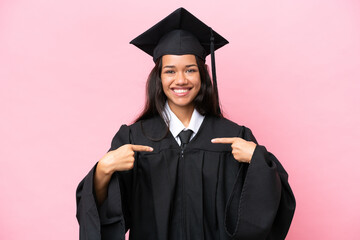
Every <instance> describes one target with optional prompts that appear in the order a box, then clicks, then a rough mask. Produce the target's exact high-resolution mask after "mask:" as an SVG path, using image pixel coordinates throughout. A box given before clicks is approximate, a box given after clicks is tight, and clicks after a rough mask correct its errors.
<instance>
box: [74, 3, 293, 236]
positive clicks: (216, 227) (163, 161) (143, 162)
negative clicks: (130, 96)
mask: <svg viewBox="0 0 360 240" xmlns="http://www.w3.org/2000/svg"><path fill="white" fill-rule="evenodd" d="M204 39H205V40H204ZM149 41H150V42H149ZM132 43H133V44H135V45H136V46H138V47H139V48H141V49H142V50H144V51H145V52H147V53H149V54H150V55H152V56H153V58H154V61H155V63H156V64H155V67H154V69H153V70H152V71H151V73H150V75H149V78H148V82H147V101H146V104H145V108H144V111H143V112H142V113H141V115H140V117H139V118H138V119H137V120H136V121H135V123H134V124H132V125H130V126H127V125H123V126H121V128H120V130H119V131H118V132H117V134H116V135H115V137H114V139H113V141H112V144H111V148H110V151H109V152H108V153H107V154H105V156H104V157H103V158H102V159H101V160H99V162H98V163H97V164H96V165H95V167H94V168H93V169H92V170H91V171H90V173H89V174H88V175H87V176H86V177H85V178H84V180H83V181H82V182H81V183H80V184H79V186H78V189H77V206H78V209H77V218H78V221H79V224H80V239H124V237H125V233H126V231H127V230H128V229H130V239H134V240H137V239H154V240H155V239H160V240H167V239H176V240H178V239H179V240H180V239H187V240H189V239H219V240H223V239H248V240H252V239H254V240H255V239H256V240H258V239H284V238H285V236H286V234H287V231H288V229H289V227H290V223H291V220H292V217H293V213H294V210H295V199H294V196H293V194H292V191H291V188H290V186H289V184H288V182H287V173H286V172H285V170H284V169H283V167H282V166H281V164H280V163H279V161H278V160H277V159H276V158H275V156H274V155H272V154H271V153H270V152H268V151H267V150H266V148H265V147H264V146H260V145H258V144H257V142H256V140H255V138H254V136H253V135H252V133H251V131H250V130H249V129H248V128H246V127H244V126H239V125H237V124H235V123H233V122H231V121H229V120H227V119H225V118H224V117H223V116H222V114H221V109H220V107H219V102H218V97H217V88H216V86H213V84H212V81H211V78H210V76H209V73H208V71H207V68H206V65H205V57H206V55H208V54H209V53H212V55H213V51H214V50H215V49H216V48H219V47H221V46H223V45H224V44H226V43H227V41H226V40H225V39H223V38H222V37H221V36H220V35H218V34H217V33H215V32H213V31H212V30H211V29H210V28H209V27H207V26H206V25H205V24H203V23H202V22H201V21H200V20H198V19H197V18H195V17H194V16H193V15H191V14H190V13H189V12H187V11H186V10H185V9H183V8H180V9H178V10H176V11H175V12H173V13H172V14H170V15H169V16H168V17H167V18H165V19H164V20H162V21H161V22H159V23H158V24H157V25H155V26H154V27H152V28H151V29H150V30H148V31H147V32H145V33H144V34H142V35H140V36H139V37H138V38H136V39H134V40H133V41H132ZM213 73H214V68H213ZM215 79H216V78H215V77H214V76H213V80H214V81H215ZM215 84H216V83H215V82H214V85H215Z"/></svg>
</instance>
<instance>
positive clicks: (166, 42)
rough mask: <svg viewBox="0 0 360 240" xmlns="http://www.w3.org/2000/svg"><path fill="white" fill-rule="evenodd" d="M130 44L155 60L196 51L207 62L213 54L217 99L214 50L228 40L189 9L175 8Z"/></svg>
mask: <svg viewBox="0 0 360 240" xmlns="http://www.w3.org/2000/svg"><path fill="white" fill-rule="evenodd" d="M130 43H131V44H134V45H135V46H137V47H138V48H140V49H141V50H143V51H144V52H146V53H148V54H149V55H151V56H152V57H153V60H154V62H156V61H157V60H158V58H159V57H161V56H163V55H167V54H171V55H184V54H194V55H196V56H198V57H199V58H201V59H202V60H204V61H205V58H206V56H207V55H209V54H211V71H212V79H213V85H214V91H215V94H216V97H217V98H218V96H217V95H218V90H217V83H216V69H215V53H214V51H215V50H217V49H218V48H221V47H222V46H224V45H226V44H227V43H229V42H228V41H227V40H226V39H225V38H223V37H222V36H220V35H219V34H218V33H216V32H215V31H214V30H212V28H210V27H209V26H207V25H206V24H205V23H203V22H202V21H200V20H199V19H198V18H196V17H195V16H194V15H192V14H191V13H190V12H188V11H187V10H186V9H184V8H178V9H176V10H175V11H174V12H172V13H171V14H170V15H169V16H167V17H166V18H164V19H163V20H161V21H160V22H158V23H157V24H155V25H154V26H153V27H151V28H150V29H148V30H147V31H146V32H144V33H143V34H141V35H140V36H138V37H136V38H135V39H134V40H132V41H131V42H130ZM217 101H218V100H217ZM218 108H219V107H218ZM218 110H219V111H220V109H218Z"/></svg>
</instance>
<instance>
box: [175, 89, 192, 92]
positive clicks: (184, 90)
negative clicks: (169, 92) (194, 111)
mask: <svg viewBox="0 0 360 240" xmlns="http://www.w3.org/2000/svg"><path fill="white" fill-rule="evenodd" d="M188 91H189V89H174V92H176V93H185V92H188Z"/></svg>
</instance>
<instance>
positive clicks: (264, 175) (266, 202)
mask: <svg viewBox="0 0 360 240" xmlns="http://www.w3.org/2000/svg"><path fill="white" fill-rule="evenodd" d="M241 135H242V136H240V137H242V138H244V139H245V140H248V141H253V142H255V143H256V144H257V141H256V139H255V137H254V136H253V134H252V132H251V130H250V129H248V128H246V127H244V131H243V133H242V134H241ZM294 211H295V198H294V195H293V193H292V190H291V188H290V185H289V183H288V174H287V172H286V171H285V169H284V168H283V166H282V165H281V164H280V162H279V161H278V160H277V159H276V157H275V156H274V155H273V154H272V153H270V152H268V151H267V150H266V148H265V147H264V146H261V145H257V146H256V148H255V151H254V154H253V156H252V159H251V163H250V164H245V163H243V164H242V165H241V167H240V169H239V171H238V175H237V177H236V181H235V184H234V186H233V190H232V192H231V195H230V197H229V200H228V202H227V205H226V210H225V228H226V231H227V233H228V234H229V236H230V237H231V239H242V240H261V239H264V240H281V239H285V237H286V235H287V232H288V230H289V227H290V224H291V221H292V218H293V215H294Z"/></svg>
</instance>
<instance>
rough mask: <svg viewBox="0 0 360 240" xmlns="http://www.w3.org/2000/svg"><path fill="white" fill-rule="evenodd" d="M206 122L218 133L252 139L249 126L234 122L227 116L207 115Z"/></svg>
mask: <svg viewBox="0 0 360 240" xmlns="http://www.w3.org/2000/svg"><path fill="white" fill-rule="evenodd" d="M207 118H208V123H209V125H210V128H211V129H214V130H215V131H217V132H219V133H218V134H219V135H224V136H233V137H241V138H244V139H246V140H250V139H251V140H253V138H254V137H253V134H252V131H251V130H250V128H248V127H246V126H244V125H239V124H238V123H236V122H233V121H231V120H229V119H227V118H224V117H222V118H219V117H207Z"/></svg>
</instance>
